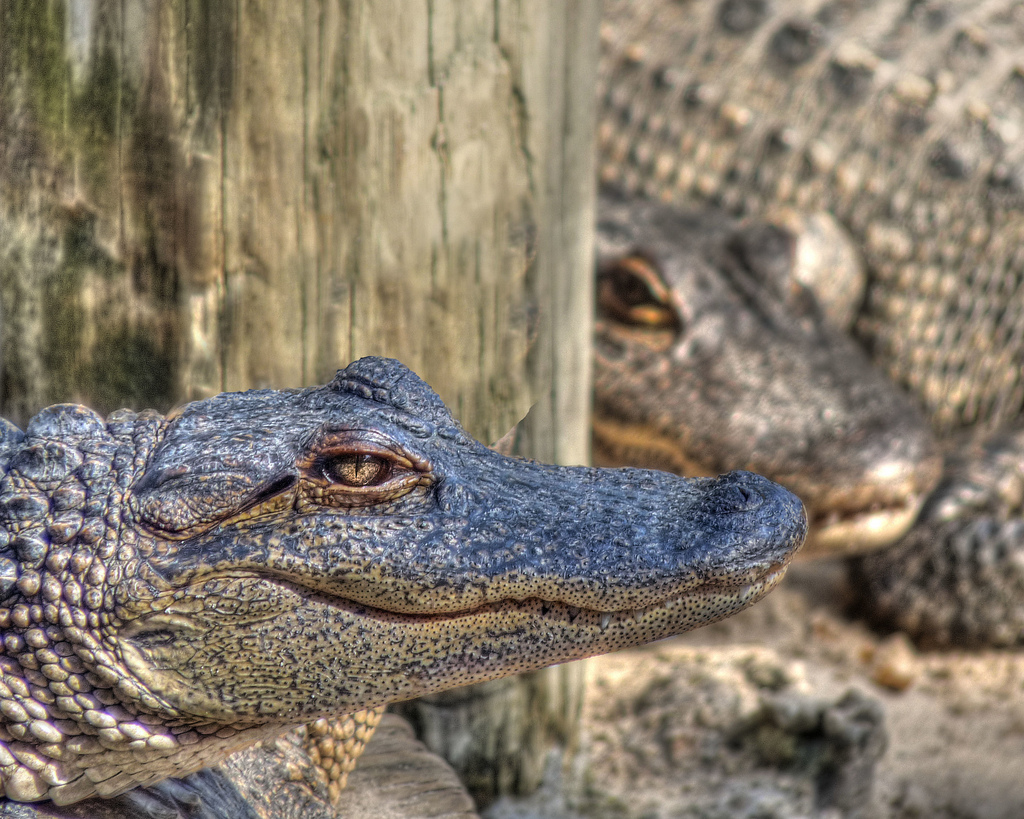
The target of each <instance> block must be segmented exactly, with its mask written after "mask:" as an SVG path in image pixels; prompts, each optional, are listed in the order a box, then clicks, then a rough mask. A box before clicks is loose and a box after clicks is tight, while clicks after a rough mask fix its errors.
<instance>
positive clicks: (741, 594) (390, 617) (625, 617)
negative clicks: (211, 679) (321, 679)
mask: <svg viewBox="0 0 1024 819" xmlns="http://www.w3.org/2000/svg"><path fill="white" fill-rule="evenodd" d="M790 560H791V557H789V556H787V557H786V558H785V559H784V560H782V561H779V562H776V563H773V564H771V565H770V566H769V567H768V568H767V570H765V571H762V572H759V573H757V575H756V576H750V575H753V574H754V573H753V572H750V573H747V574H748V576H747V577H742V578H738V579H736V580H730V579H729V578H728V577H723V578H714V579H711V580H708V581H704V582H699V581H698V582H693V583H689V584H687V585H686V587H685V588H681V589H679V590H678V591H676V592H675V593H670V594H668V595H665V596H663V597H661V598H659V599H655V600H653V601H652V602H650V603H647V604H646V605H644V606H636V607H630V608H620V609H610V610H603V609H600V608H592V607H589V606H580V605H573V604H570V603H566V602H563V601H560V600H548V599H545V598H542V597H538V596H524V597H506V598H503V599H499V600H494V601H489V602H485V603H480V604H478V605H471V606H467V607H464V608H457V609H452V610H450V611H434V612H430V611H397V610H392V609H388V608H386V607H385V606H386V603H385V604H381V603H380V602H375V603H365V602H362V601H360V600H356V599H353V598H351V597H345V596H343V595H340V594H336V593H334V592H332V591H329V590H325V589H322V588H316V587H313V586H308V585H306V584H304V583H303V582H302V580H303V579H302V578H297V577H295V576H294V575H293V574H291V573H289V574H287V575H285V576H281V575H277V574H273V575H254V574H251V573H248V572H245V573H234V572H230V573H223V572H218V573H217V574H216V575H214V574H207V575H203V576H202V577H198V578H193V579H192V580H191V581H190V582H189V584H188V585H189V586H190V587H192V588H195V589H197V590H198V589H202V588H203V587H204V585H205V584H207V583H208V582H210V581H211V580H214V579H223V578H228V577H230V578H238V579H244V578H259V579H261V580H265V581H268V582H270V583H273V584H274V585H276V586H278V587H280V588H282V589H285V590H290V591H292V592H294V593H295V594H296V595H298V596H299V597H301V598H303V599H307V600H310V601H313V600H317V601H319V602H320V603H322V604H326V605H327V606H329V607H330V608H332V609H339V610H347V611H349V612H351V613H353V614H355V615H357V616H360V617H365V618H367V619H370V620H376V621H379V622H386V623H388V624H391V625H394V626H399V627H402V626H406V627H443V626H444V625H445V624H449V623H456V622H458V621H466V620H468V619H472V618H486V617H495V616H513V615H520V616H523V617H530V616H534V617H538V618H540V619H541V620H542V621H544V622H547V623H550V624H552V625H554V624H558V623H561V624H563V625H569V626H573V627H581V626H585V627H588V628H591V627H596V628H597V630H598V632H599V633H603V632H605V631H607V630H608V629H609V628H611V627H613V626H616V625H618V626H621V627H630V626H635V625H640V624H641V623H642V622H643V621H645V620H652V618H653V619H656V618H657V617H659V616H662V615H664V614H666V613H672V612H674V611H676V610H683V609H686V608H687V604H689V608H688V610H689V611H691V612H699V611H701V610H704V609H710V608H714V610H715V611H714V615H713V616H711V617H709V618H708V619H707V620H706V621H705V620H702V619H700V617H699V616H698V617H695V619H694V621H693V622H692V624H691V625H690V626H689V627H690V628H696V627H697V626H700V625H703V624H704V623H705V622H709V623H710V622H713V621H715V620H719V619H721V618H723V617H726V616H728V615H730V614H733V613H735V612H737V611H739V610H741V609H743V608H746V607H747V606H748V605H750V604H751V603H754V602H756V601H757V600H759V599H760V598H761V597H763V596H764V595H765V594H767V593H768V592H769V591H771V590H772V589H773V588H774V587H775V586H776V585H778V583H779V581H780V580H781V579H782V577H783V576H784V575H785V573H786V570H787V569H788V568H789V564H790ZM695 600H696V601H698V602H697V603H696V604H694V602H693V601H695ZM712 600H714V601H715V603H716V605H715V606H713V607H712V606H710V605H701V603H702V602H704V603H708V602H709V601H712ZM187 609H188V606H187V605H186V606H185V607H184V608H181V609H179V608H178V606H177V605H175V603H170V604H169V605H168V606H167V607H166V608H163V609H162V610H160V611H158V612H157V613H155V614H152V615H149V616H144V617H143V618H141V619H140V620H136V621H135V622H134V623H132V624H128V625H126V627H125V629H123V633H124V634H125V635H129V634H130V635H138V634H140V633H145V632H148V631H158V630H159V631H162V630H164V629H165V628H166V627H167V626H168V625H171V624H172V623H177V624H178V625H183V624H184V623H185V622H187V621H189V620H190V619H191V618H190V617H189V615H188V613H187ZM282 613H284V610H283V609H282V610H279V611H276V612H274V613H273V614H268V615H267V619H272V618H274V617H278V616H280V615H281V614H282ZM651 624H652V625H653V622H652V623H651Z"/></svg>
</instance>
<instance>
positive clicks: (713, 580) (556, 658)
mask: <svg viewBox="0 0 1024 819" xmlns="http://www.w3.org/2000/svg"><path fill="white" fill-rule="evenodd" d="M2 432H3V435H2V439H0V466H2V467H3V477H2V480H0V624H2V628H3V654H2V656H0V674H2V682H0V783H2V787H3V793H4V794H5V797H6V799H7V800H17V801H23V802H32V801H36V800H52V801H53V802H54V803H57V804H67V803H74V802H77V801H78V800H84V799H90V798H93V797H97V796H107V797H109V796H114V795H116V794H120V793H123V792H125V791H129V790H130V789H138V788H140V787H142V786H149V785H153V784H155V783H158V782H160V781H161V780H163V779H165V778H166V777H181V776H186V775H187V774H190V773H192V772H193V771H197V770H198V769H200V768H203V767H204V766H208V765H212V764H215V763H217V762H218V761H220V760H222V759H224V758H225V757H227V756H228V755H229V754H231V753H232V752H234V751H236V750H237V749H240V748H244V747H245V746H248V745H251V744H252V743H254V742H256V741H257V740H259V739H262V738H266V737H271V736H274V735H278V734H282V733H283V732H285V731H288V730H289V729H291V728H293V727H294V726H300V725H302V724H304V723H309V722H311V721H314V720H318V719H321V720H322V719H323V718H331V719H335V718H338V719H341V718H342V717H343V716H344V715H352V714H355V713H356V712H362V711H363V710H364V709H376V708H378V707H380V706H383V705H384V704H386V703H389V702H394V701H397V700H403V699H407V698H410V697H415V696H418V695H421V694H425V693H428V692H432V691H438V690H441V689H445V688H449V687H452V686H457V685H463V684H465V683H470V682H476V681H480V680H487V679H492V678H495V677H499V676H502V675H505V674H511V673H515V672H519V671H525V670H528V669H535V668H539V667H541V666H545V665H549V664H552V663H559V662H564V661H566V660H571V659H576V658H580V657H585V656H588V655H592V654H597V653H600V652H606V651H612V650H614V649H618V648H622V647H624V646H630V645H636V644H639V643H644V642H647V641H651V640H657V639H660V638H662V637H666V636H669V635H673V634H677V633H679V632H682V631H686V630H687V629H691V628H694V627H696V626H700V625H703V624H705V623H708V622H711V621H714V620H718V619H720V618H722V617H725V616H727V615H729V614H732V613H734V612H736V611H738V610H740V609H742V608H744V607H745V606H747V605H749V604H750V603H752V602H754V601H755V600H757V599H758V598H760V597H761V596H762V595H763V594H765V593H766V592H767V591H769V590H770V589H771V588H772V587H773V586H774V585H775V584H776V583H777V582H778V580H779V579H780V577H781V576H782V574H783V572H784V571H785V568H786V565H787V564H788V562H789V560H790V559H791V558H792V556H793V554H794V552H795V551H796V550H797V549H798V548H799V546H800V545H801V543H802V541H803V538H804V535H805V531H806V519H805V515H804V510H803V507H802V505H801V503H800V501H799V500H798V499H797V498H796V497H795V496H793V495H792V494H790V493H789V492H788V491H786V490H784V489H782V488H781V487H779V486H777V485H776V484H774V483H771V482H770V481H768V480H766V479H764V478H761V477H759V476H757V475H753V474H750V473H745V472H736V473H731V474H728V475H724V476H722V477H718V478H699V479H685V478H679V477H675V476H672V475H668V474H665V473H659V472H653V471H647V470H636V469H621V470H605V469H591V468H584V467H574V468H569V467H555V466H546V465H543V464H538V463H533V462H531V461H526V460H520V459H514V458H508V457H504V456H502V455H499V454H497V453H496V452H494V451H492V450H490V449H488V448H487V447H485V446H483V445H481V444H479V443H477V442H476V441H474V440H473V439H472V438H470V437H469V436H468V435H467V434H466V433H465V432H464V431H463V429H462V428H461V427H460V426H459V424H458V423H457V422H456V421H455V420H454V419H453V418H452V416H451V414H450V413H449V412H448V410H447V408H446V407H445V406H444V404H443V403H442V402H441V400H440V399H439V398H438V396H437V395H436V394H435V393H434V392H433V391H432V390H431V389H430V388H429V387H428V386H427V385H426V384H424V383H423V382H422V381H421V380H420V379H419V378H418V377H417V376H416V375H414V374H413V373H412V372H410V371H409V370H408V369H406V368H405V367H403V366H402V365H401V364H399V363H398V362H395V361H389V360H384V359H377V358H367V359H362V360H360V361H358V362H355V363H354V364H352V365H350V366H349V367H348V368H347V369H345V370H342V371H340V372H339V373H338V375H337V377H336V378H335V379H334V380H333V381H332V382H331V383H330V384H327V385H325V386H320V387H313V388H309V389H304V390H291V391H272V390H261V391H252V392H245V393H231V394H224V395H219V396H216V397H214V398H211V399H209V400H205V401H199V402H196V403H193V404H189V405H187V406H185V407H183V408H181V409H179V410H177V411H176V412H173V413H171V414H170V415H168V416H167V417H163V416H161V415H159V414H157V413H154V412H151V411H147V412H141V413H135V412H129V411H120V412H116V413H114V414H113V415H111V416H110V417H109V418H107V419H106V420H104V419H103V418H100V417H99V416H98V415H96V414H95V413H93V412H91V411H90V410H87V409H84V408H82V407H79V406H71V405H64V406H56V407H51V408H49V409H46V410H44V411H42V412H41V413H39V414H38V415H37V416H36V417H35V418H33V419H32V420H31V421H30V423H29V424H28V427H27V429H26V430H25V431H24V433H23V432H22V431H20V430H18V429H16V428H15V427H13V426H12V425H10V424H7V425H6V426H5V427H3V430H2ZM345 719H347V724H349V725H355V726H356V729H354V730H356V733H357V734H358V738H359V741H360V742H359V743H350V744H349V745H350V747H349V748H348V749H347V750H345V751H344V752H343V751H342V749H341V747H340V746H341V745H342V744H344V743H341V742H340V741H339V743H338V744H339V750H338V754H337V756H338V758H337V759H334V760H322V759H320V758H319V757H317V758H316V760H314V761H317V760H318V764H325V765H327V764H330V765H334V766H335V772H337V770H340V769H339V768H338V767H337V766H338V765H340V764H341V760H342V759H347V758H348V757H350V756H352V754H353V753H355V752H357V751H358V747H359V745H360V743H361V742H362V740H363V739H365V736H366V734H367V733H368V731H369V729H372V726H373V724H375V720H374V719H372V718H366V717H365V716H364V717H362V718H357V719H355V721H354V722H353V718H352V717H347V718H345ZM360 720H361V721H360ZM344 721H345V720H344V719H343V720H342V722H344ZM359 726H361V728H360V727H359ZM321 733H322V732H321ZM321 747H326V746H323V744H322V743H321ZM353 748H354V750H353ZM348 767H349V768H350V767H351V766H350V765H349V766H348ZM345 770H347V768H346V769H345ZM336 778H337V777H336ZM186 781H187V780H186ZM342 781H343V780H342ZM135 792H136V793H138V791H135ZM76 807H77V806H76ZM19 810H20V809H19ZM11 815H14V814H11ZM17 815H32V814H17ZM76 815H77V814H76Z"/></svg>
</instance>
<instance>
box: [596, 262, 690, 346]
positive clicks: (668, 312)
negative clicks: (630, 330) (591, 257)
mask: <svg viewBox="0 0 1024 819" xmlns="http://www.w3.org/2000/svg"><path fill="white" fill-rule="evenodd" d="M597 302H598V306H599V307H600V308H601V310H602V311H603V312H604V313H605V314H606V315H607V316H608V317H609V318H613V319H616V320H617V321H621V322H623V323H625V324H632V325H636V326H641V327H652V328H676V327H677V326H678V318H677V317H676V314H675V311H674V310H673V309H672V306H671V304H670V303H669V290H668V287H666V286H665V283H664V282H663V281H662V280H661V277H660V276H659V275H658V271H657V270H656V269H655V268H654V265H652V264H651V262H649V261H648V260H647V259H645V258H643V257H642V256H624V257H622V258H620V259H617V260H615V262H613V263H612V264H611V265H609V266H607V267H606V268H605V269H604V270H602V271H601V274H600V278H599V281H598V289H597Z"/></svg>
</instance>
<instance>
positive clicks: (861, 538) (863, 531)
mask: <svg viewBox="0 0 1024 819" xmlns="http://www.w3.org/2000/svg"><path fill="white" fill-rule="evenodd" d="M922 502H923V498H921V499H915V501H914V502H912V503H910V504H908V505H907V506H904V507H900V508H898V509H882V510H879V511H877V512H865V513H863V514H860V515H856V516H855V517H851V518H846V519H841V520H836V521H833V522H828V523H818V522H817V521H814V522H812V523H811V526H810V529H809V531H808V533H807V541H806V542H805V544H804V547H803V549H802V550H801V551H800V555H799V558H800V559H801V560H806V559H807V558H812V559H813V558H817V557H826V556H827V557H839V556H843V555H856V554H862V553H864V552H871V551H874V550H876V549H881V548H884V547H886V546H889V545H891V544H893V543H895V542H896V541H897V540H899V539H900V538H901V537H903V535H905V534H906V533H907V531H908V530H909V529H910V527H911V526H913V525H914V521H915V520H917V515H918V512H919V511H920V509H921V503H922Z"/></svg>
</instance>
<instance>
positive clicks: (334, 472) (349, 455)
mask: <svg viewBox="0 0 1024 819" xmlns="http://www.w3.org/2000/svg"><path fill="white" fill-rule="evenodd" d="M391 469H392V467H391V461H389V460H388V459H387V458H382V457H380V456H378V455H367V454H365V453H360V452H346V453H344V454H341V455H332V456H331V457H329V458H324V459H323V460H322V461H321V462H320V472H321V473H322V474H323V476H324V477H325V478H326V479H327V480H329V481H330V482H331V483H340V484H344V485H345V486H378V485H380V484H382V483H384V482H385V481H386V480H387V479H388V478H390V477H391Z"/></svg>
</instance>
